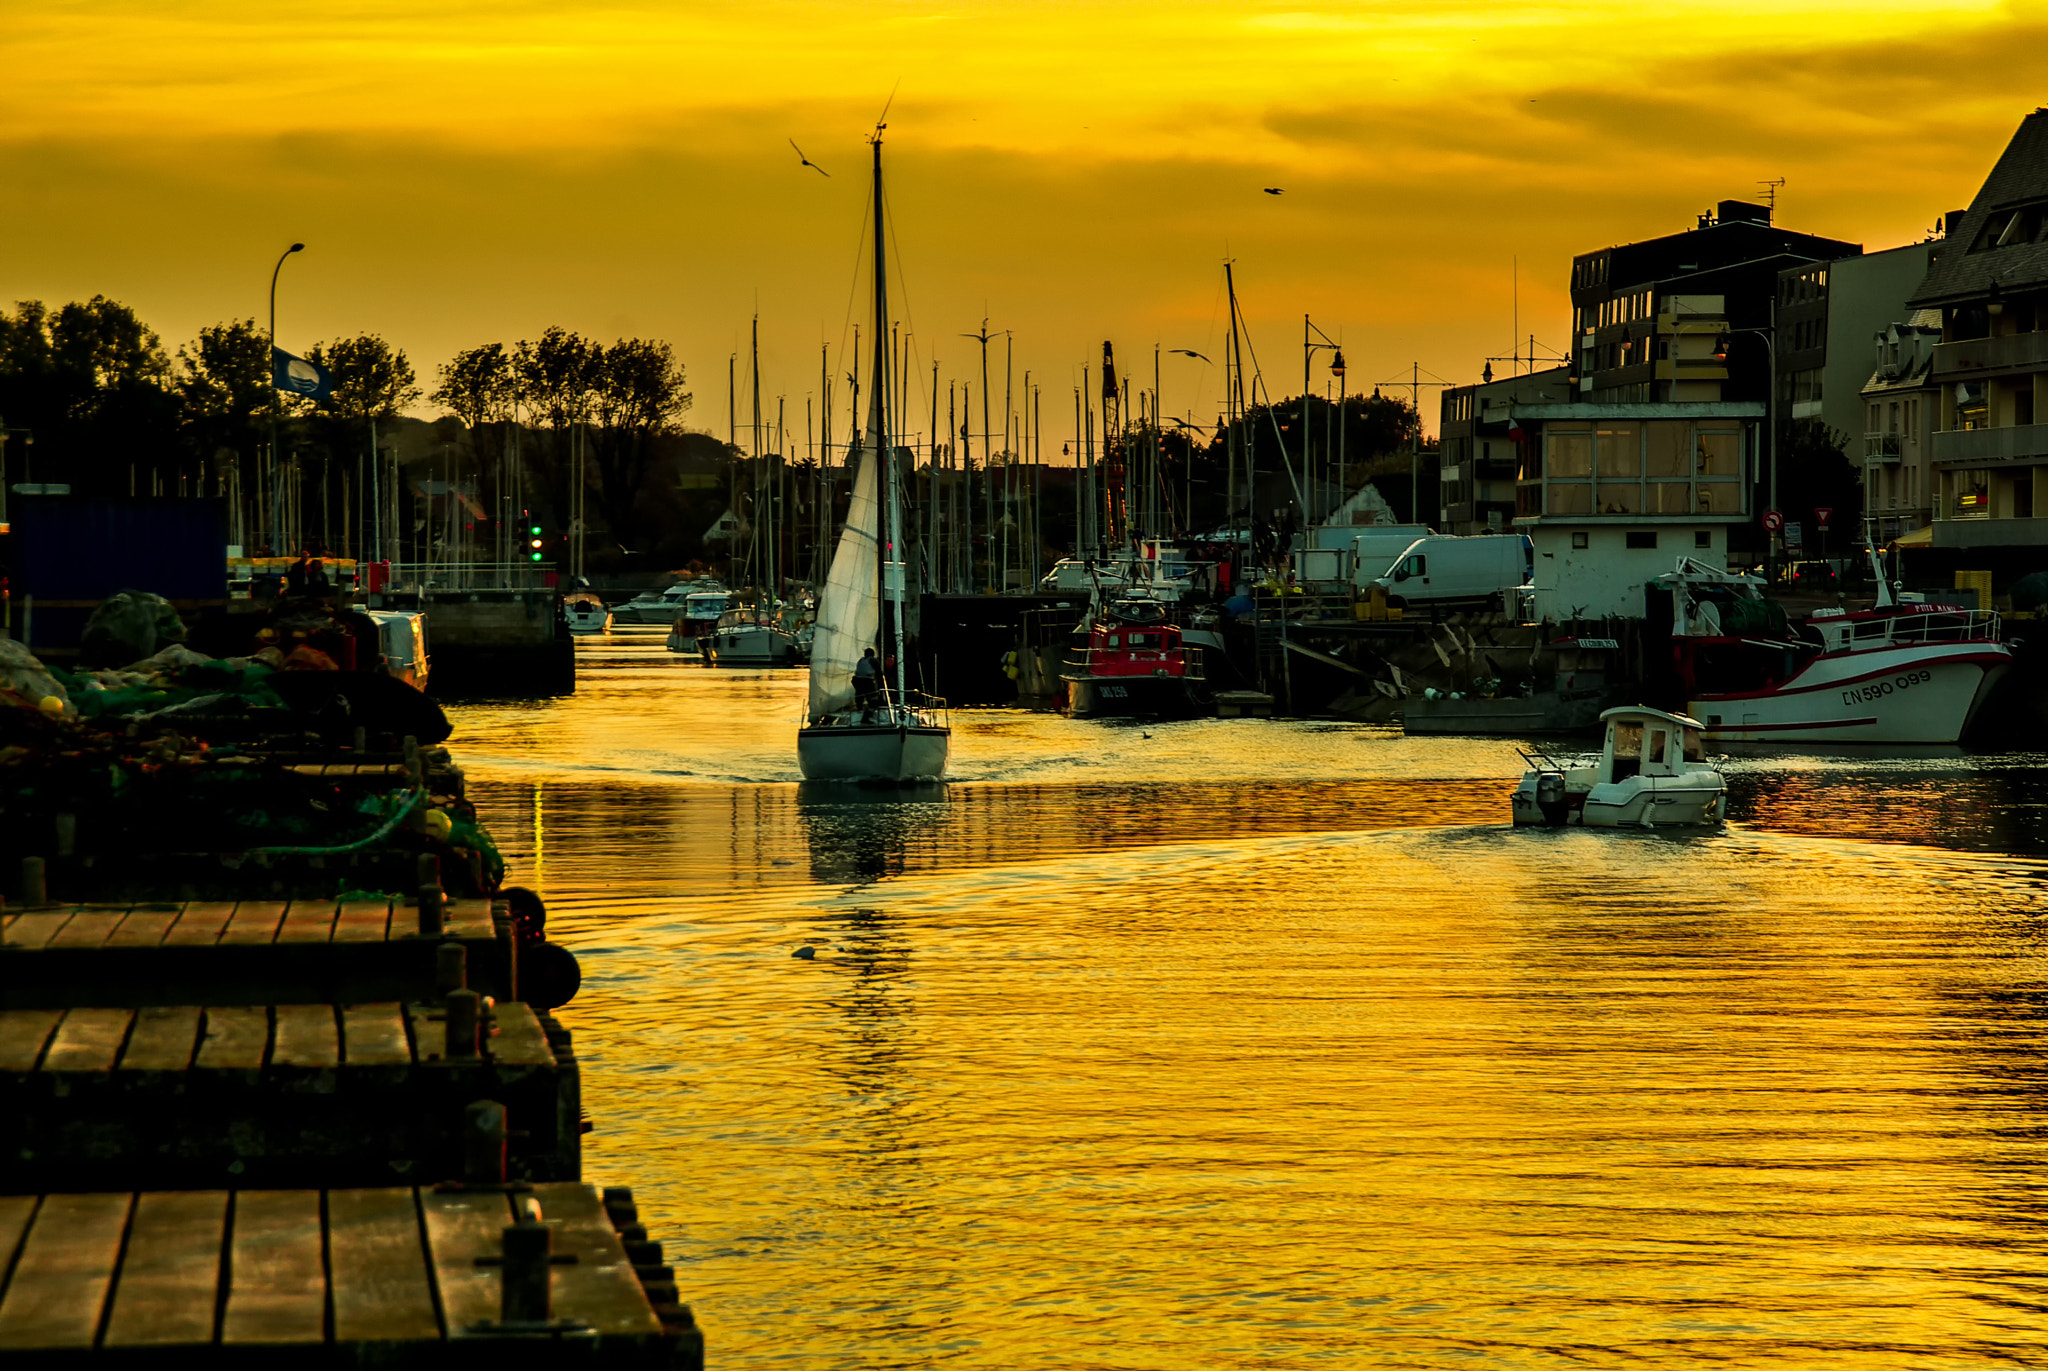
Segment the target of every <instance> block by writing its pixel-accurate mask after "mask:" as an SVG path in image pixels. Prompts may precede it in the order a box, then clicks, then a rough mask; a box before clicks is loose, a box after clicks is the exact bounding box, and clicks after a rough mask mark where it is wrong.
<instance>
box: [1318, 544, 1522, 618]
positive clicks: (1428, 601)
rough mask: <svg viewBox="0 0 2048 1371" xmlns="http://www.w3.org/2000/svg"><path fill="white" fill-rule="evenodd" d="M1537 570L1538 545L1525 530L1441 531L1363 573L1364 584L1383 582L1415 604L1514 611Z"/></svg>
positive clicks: (1390, 592)
mask: <svg viewBox="0 0 2048 1371" xmlns="http://www.w3.org/2000/svg"><path fill="white" fill-rule="evenodd" d="M1535 574H1536V554H1535V549H1534V547H1533V546H1532V545H1531V544H1530V542H1529V539H1528V538H1527V537H1526V536H1525V535H1522V534H1514V533H1502V534H1475V535H1473V536H1471V537H1465V538H1460V537H1452V536H1449V535H1438V536H1436V537H1433V538H1418V539H1416V540H1415V541H1414V542H1413V543H1411V544H1410V545H1409V546H1408V547H1407V548H1406V549H1405V550H1404V551H1403V552H1402V553H1401V554H1400V555H1399V556H1398V557H1395V558H1394V559H1393V560H1392V561H1391V562H1390V563H1389V564H1388V565H1387V567H1386V569H1385V570H1384V571H1382V572H1381V573H1380V574H1379V575H1377V576H1371V577H1368V576H1365V575H1363V574H1362V573H1361V575H1360V578H1359V581H1358V588H1359V590H1361V591H1370V590H1371V589H1372V587H1374V586H1380V587H1382V588H1383V589H1384V590H1385V591H1386V592H1387V594H1388V595H1389V596H1399V597H1400V599H1401V600H1402V601H1403V602H1404V603H1406V604H1410V605H1440V606H1445V607H1449V606H1455V605H1471V606H1483V607H1485V608H1488V609H1500V610H1508V609H1512V608H1514V607H1515V605H1516V604H1517V603H1518V602H1519V600H1520V598H1521V594H1522V589H1521V588H1522V587H1523V586H1525V585H1527V584H1529V583H1530V582H1531V581H1532V580H1534V579H1535Z"/></svg>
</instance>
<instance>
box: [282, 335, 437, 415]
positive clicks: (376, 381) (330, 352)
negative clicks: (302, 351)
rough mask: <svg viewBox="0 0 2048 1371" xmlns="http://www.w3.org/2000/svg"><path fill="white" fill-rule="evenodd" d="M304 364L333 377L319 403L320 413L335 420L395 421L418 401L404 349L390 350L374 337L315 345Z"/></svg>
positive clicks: (390, 347)
mask: <svg viewBox="0 0 2048 1371" xmlns="http://www.w3.org/2000/svg"><path fill="white" fill-rule="evenodd" d="M306 360H307V361H310V362H314V363H316V364H318V365H320V366H323V367H326V368H327V370H328V371H329V372H330V373H331V374H332V375H333V378H334V383H333V393H332V394H330V395H329V396H328V397H327V399H326V400H325V401H323V402H322V403H321V409H322V411H323V412H324V413H326V414H328V415H329V416H331V417H333V418H335V419H340V420H358V421H367V420H370V419H389V418H395V417H397V415H398V414H399V412H400V411H402V410H403V409H405V407H406V406H407V405H410V404H413V403H415V402H417V401H418V400H419V398H420V388H419V386H418V385H417V384H416V383H415V382H414V380H413V373H412V363H411V362H409V361H407V360H406V356H405V351H404V349H402V348H394V347H392V346H391V344H389V343H387V342H385V341H384V340H383V339H382V338H380V337H378V336H377V335H376V334H374V333H365V334H361V335H358V336H357V337H354V338H339V339H336V340H335V341H334V342H332V343H321V344H315V345H314V347H313V350H312V351H311V352H309V353H307V354H306Z"/></svg>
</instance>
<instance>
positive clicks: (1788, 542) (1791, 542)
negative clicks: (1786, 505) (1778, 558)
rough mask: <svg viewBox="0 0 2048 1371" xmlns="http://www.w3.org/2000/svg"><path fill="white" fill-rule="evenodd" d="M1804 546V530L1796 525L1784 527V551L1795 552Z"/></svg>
mask: <svg viewBox="0 0 2048 1371" xmlns="http://www.w3.org/2000/svg"><path fill="white" fill-rule="evenodd" d="M1805 544H1806V537H1805V530H1803V529H1801V528H1800V527H1799V525H1797V524H1787V525H1785V551H1787V552H1797V551H1798V550H1799V549H1800V548H1801V547H1803V546H1805Z"/></svg>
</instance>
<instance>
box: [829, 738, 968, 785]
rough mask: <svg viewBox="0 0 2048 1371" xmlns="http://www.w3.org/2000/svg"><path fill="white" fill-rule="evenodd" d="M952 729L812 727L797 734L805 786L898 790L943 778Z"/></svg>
mask: <svg viewBox="0 0 2048 1371" xmlns="http://www.w3.org/2000/svg"><path fill="white" fill-rule="evenodd" d="M952 747H953V730H951V729H950V728H937V727H932V726H929V725H917V724H875V725H869V724H817V725H813V726H812V727H809V728H806V729H803V730H801V731H800V732H798V734H797V735H796V762H797V766H798V767H800V768H801V769H802V771H803V773H804V779H805V780H807V781H868V782H879V783H883V784H891V785H900V784H903V783H905V782H909V781H939V780H944V779H945V776H946V758H947V755H948V754H949V753H950V752H951V751H952Z"/></svg>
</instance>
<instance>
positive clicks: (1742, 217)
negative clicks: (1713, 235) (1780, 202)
mask: <svg viewBox="0 0 2048 1371" xmlns="http://www.w3.org/2000/svg"><path fill="white" fill-rule="evenodd" d="M1714 217H1715V218H1716V219H1717V220H1719V221H1720V222H1721V223H1724V224H1736V223H1742V224H1768V223H1770V222H1771V207H1770V206H1769V205H1753V204H1751V203H1750V202H1749V201H1747V200H1723V201H1721V202H1720V203H1719V204H1717V205H1715V206H1714Z"/></svg>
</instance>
